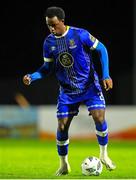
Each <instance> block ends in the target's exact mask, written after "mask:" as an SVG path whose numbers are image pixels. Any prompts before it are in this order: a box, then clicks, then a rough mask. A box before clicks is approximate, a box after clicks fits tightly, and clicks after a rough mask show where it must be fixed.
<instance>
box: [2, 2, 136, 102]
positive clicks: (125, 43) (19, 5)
mask: <svg viewBox="0 0 136 180" xmlns="http://www.w3.org/2000/svg"><path fill="white" fill-rule="evenodd" d="M133 3H134V2H133V1H132V0H129V1H128V0H124V1H123V0H93V1H92V0H90V1H89V0H88V1H86V0H84V1H82V2H78V1H61V0H60V1H51V0H44V1H40V0H39V1H20V0H18V1H6V0H5V1H4V2H3V4H2V5H1V7H0V9H1V11H0V92H1V93H0V104H16V101H15V96H16V93H22V94H23V95H24V96H25V97H26V98H27V99H28V101H29V102H30V103H31V104H33V105H38V104H54V103H56V101H57V95H58V83H57V80H56V78H55V77H54V76H53V75H51V76H50V77H48V78H46V79H42V80H39V81H36V82H35V83H33V84H32V85H31V86H29V87H28V86H25V85H23V83H22V77H23V75H25V74H26V73H31V72H33V71H35V70H36V69H37V68H39V67H40V66H41V65H42V63H43V58H42V45H43V41H44V38H45V36H47V35H48V34H49V31H48V29H47V27H46V24H45V19H44V16H43V15H44V12H45V10H46V8H47V7H48V6H52V5H53V6H61V7H62V8H63V9H64V10H65V13H66V20H65V22H66V24H68V25H71V26H77V27H82V28H86V29H87V30H88V31H89V32H90V33H91V34H92V35H94V36H95V37H97V38H98V39H99V40H100V41H101V42H102V43H103V44H105V46H106V47H107V50H108V53H109V60H110V75H111V77H112V79H113V82H114V88H113V89H112V90H111V91H110V92H108V93H105V92H104V94H105V97H106V100H107V104H112V105H126V104H130V105H131V104H133V92H132V89H133V84H132V83H133V81H132V78H133V77H132V70H133V63H134V62H133V61H134V60H133V59H134V58H133V43H134V42H133V34H134V33H133V22H134V20H133V14H134V11H133ZM96 64H97V63H96Z"/></svg>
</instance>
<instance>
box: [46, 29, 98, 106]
mask: <svg viewBox="0 0 136 180" xmlns="http://www.w3.org/2000/svg"><path fill="white" fill-rule="evenodd" d="M97 44H98V40H97V39H96V38H95V37H93V36H92V35H91V34H90V33H89V32H88V31H87V30H85V29H81V28H75V27H69V26H68V27H67V31H66V32H65V33H64V34H63V35H62V36H59V37H58V36H54V35H53V34H50V35H49V36H48V37H47V38H46V39H45V41H44V46H43V56H44V60H45V62H52V63H54V68H55V72H56V76H57V79H58V81H59V84H60V98H62V100H64V101H65V102H67V103H70V102H78V101H81V100H82V99H83V100H84V99H85V98H87V94H88V91H89V89H90V88H91V85H92V84H93V85H94V84H95V85H96V87H98V88H100V85H99V80H98V75H97V73H96V71H95V70H94V66H93V62H92V57H91V50H93V49H95V48H96V47H97Z"/></svg>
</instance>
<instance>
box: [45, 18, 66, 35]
mask: <svg viewBox="0 0 136 180" xmlns="http://www.w3.org/2000/svg"><path fill="white" fill-rule="evenodd" d="M46 24H47V26H48V28H49V30H50V32H51V33H53V34H54V35H56V36H61V35H62V34H63V33H64V32H65V30H66V27H65V25H64V21H63V20H60V19H58V18H57V17H56V16H54V17H53V18H48V17H46Z"/></svg>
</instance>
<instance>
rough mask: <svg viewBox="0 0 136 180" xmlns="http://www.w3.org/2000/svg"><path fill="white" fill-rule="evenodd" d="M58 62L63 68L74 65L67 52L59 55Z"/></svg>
mask: <svg viewBox="0 0 136 180" xmlns="http://www.w3.org/2000/svg"><path fill="white" fill-rule="evenodd" d="M59 62H60V64H61V65H62V66H63V67H67V68H69V67H71V66H72V65H73V63H74V59H73V57H72V55H71V54H69V53H68V52H63V53H61V54H60V55H59Z"/></svg>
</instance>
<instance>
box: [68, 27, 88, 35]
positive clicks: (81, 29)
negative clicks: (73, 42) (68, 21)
mask: <svg viewBox="0 0 136 180" xmlns="http://www.w3.org/2000/svg"><path fill="white" fill-rule="evenodd" d="M70 29H71V30H72V31H74V32H76V33H77V34H79V36H82V35H84V34H88V33H89V31H88V30H87V29H85V28H81V27H75V26H70Z"/></svg>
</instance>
